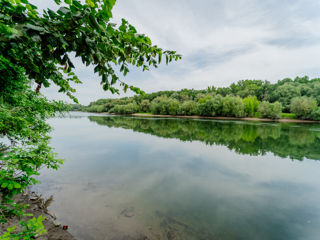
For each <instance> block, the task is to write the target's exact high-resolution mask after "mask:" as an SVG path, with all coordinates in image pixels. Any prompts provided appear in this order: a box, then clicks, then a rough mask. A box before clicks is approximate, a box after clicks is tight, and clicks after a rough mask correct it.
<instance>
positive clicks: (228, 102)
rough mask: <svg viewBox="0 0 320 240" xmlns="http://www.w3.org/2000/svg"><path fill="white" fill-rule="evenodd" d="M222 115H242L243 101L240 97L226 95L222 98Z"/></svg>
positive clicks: (243, 113) (243, 114)
mask: <svg viewBox="0 0 320 240" xmlns="http://www.w3.org/2000/svg"><path fill="white" fill-rule="evenodd" d="M222 115H223V116H226V117H244V116H245V112H244V103H243V101H242V99H241V98H240V97H234V96H230V95H229V96H226V97H225V98H223V100H222Z"/></svg>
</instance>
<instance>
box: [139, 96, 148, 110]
mask: <svg viewBox="0 0 320 240" xmlns="http://www.w3.org/2000/svg"><path fill="white" fill-rule="evenodd" d="M140 108H141V111H142V112H149V111H150V101H149V100H147V99H145V100H142V101H141V103H140Z"/></svg>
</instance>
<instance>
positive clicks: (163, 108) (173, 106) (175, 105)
mask: <svg viewBox="0 0 320 240" xmlns="http://www.w3.org/2000/svg"><path fill="white" fill-rule="evenodd" d="M179 107H180V103H179V101H178V100H176V99H173V98H168V97H167V96H160V97H156V98H155V99H154V100H153V101H152V102H151V104H150V111H151V112H152V113H153V114H162V115H177V114H178V110H179Z"/></svg>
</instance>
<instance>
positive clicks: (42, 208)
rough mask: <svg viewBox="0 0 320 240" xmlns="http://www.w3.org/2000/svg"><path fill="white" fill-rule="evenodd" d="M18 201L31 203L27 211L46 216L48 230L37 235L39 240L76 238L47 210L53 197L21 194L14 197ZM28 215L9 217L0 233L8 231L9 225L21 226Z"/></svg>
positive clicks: (23, 203) (71, 239)
mask: <svg viewBox="0 0 320 240" xmlns="http://www.w3.org/2000/svg"><path fill="white" fill-rule="evenodd" d="M14 201H15V202H16V203H20V204H22V205H29V207H27V208H26V209H25V212H26V213H29V214H32V215H33V216H35V217H39V216H40V215H41V216H43V217H45V220H44V221H43V225H44V227H45V229H46V230H47V233H46V234H44V235H41V236H39V237H37V238H36V239H38V240H76V239H75V238H74V237H73V236H72V235H71V234H70V233H69V232H68V231H66V230H63V224H61V223H59V222H58V221H57V220H56V216H55V215H54V213H50V211H48V210H47V207H48V205H49V204H50V202H52V201H53V200H52V199H50V198H49V199H43V198H41V196H38V195H36V194H34V193H33V194H29V193H27V194H20V195H18V196H16V197H15V198H14ZM27 219H28V218H27V217H23V218H22V219H18V218H17V217H13V218H10V219H8V222H7V223H5V224H1V228H0V234H3V232H5V231H6V229H7V228H8V227H12V226H15V225H16V226H19V222H20V220H25V221H26V220H27Z"/></svg>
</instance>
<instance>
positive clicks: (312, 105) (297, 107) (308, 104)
mask: <svg viewBox="0 0 320 240" xmlns="http://www.w3.org/2000/svg"><path fill="white" fill-rule="evenodd" d="M316 108H317V101H316V100H315V99H314V98H312V97H305V96H304V97H295V98H293V99H292V100H291V104H290V112H292V113H295V114H296V115H297V117H298V118H302V119H309V118H311V113H312V112H313V111H314V110H316Z"/></svg>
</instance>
